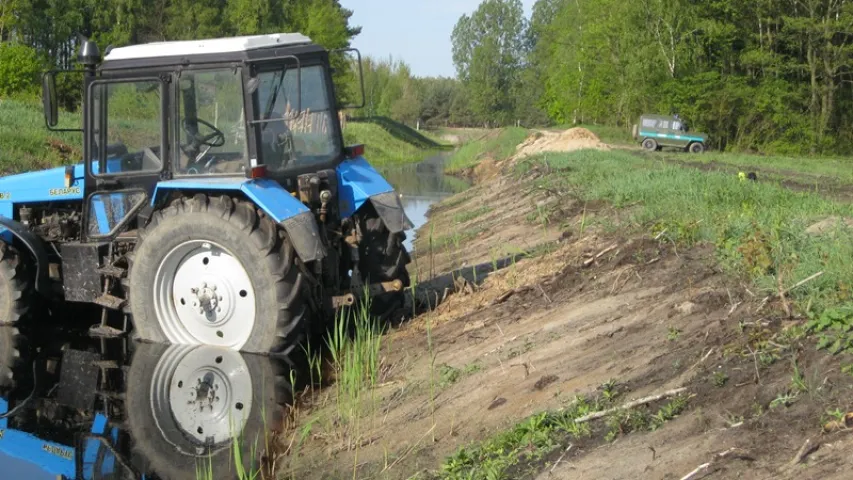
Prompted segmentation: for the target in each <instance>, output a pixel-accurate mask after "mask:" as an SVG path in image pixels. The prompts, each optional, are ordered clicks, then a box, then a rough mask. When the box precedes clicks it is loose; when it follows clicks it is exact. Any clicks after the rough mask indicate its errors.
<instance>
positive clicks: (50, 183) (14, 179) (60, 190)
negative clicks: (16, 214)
mask: <svg viewBox="0 0 853 480" xmlns="http://www.w3.org/2000/svg"><path fill="white" fill-rule="evenodd" d="M82 198H83V164H82V163H81V164H79V165H75V166H74V181H73V183H72V184H71V186H70V187H66V186H65V167H56V168H50V169H47V170H40V171H34V172H26V173H19V174H17V175H9V176H6V177H2V178H0V201H11V202H14V203H26V202H49V201H58V200H81V199H82Z"/></svg>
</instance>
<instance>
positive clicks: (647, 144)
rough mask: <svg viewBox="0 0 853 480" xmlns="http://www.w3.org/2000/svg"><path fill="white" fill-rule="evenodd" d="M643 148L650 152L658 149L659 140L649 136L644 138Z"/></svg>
mask: <svg viewBox="0 0 853 480" xmlns="http://www.w3.org/2000/svg"><path fill="white" fill-rule="evenodd" d="M643 148H645V149H646V150H648V151H650V152H654V151H656V150H657V149H658V142H656V141H655V140H654V139H653V138H647V139H645V140H643Z"/></svg>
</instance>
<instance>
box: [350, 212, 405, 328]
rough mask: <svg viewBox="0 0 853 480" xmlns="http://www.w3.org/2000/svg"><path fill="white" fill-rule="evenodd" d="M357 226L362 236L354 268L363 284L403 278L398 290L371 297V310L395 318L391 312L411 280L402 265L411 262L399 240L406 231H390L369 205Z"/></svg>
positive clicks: (398, 305) (402, 301)
mask: <svg viewBox="0 0 853 480" xmlns="http://www.w3.org/2000/svg"><path fill="white" fill-rule="evenodd" d="M358 221H359V229H360V231H361V235H362V239H361V243H360V245H359V252H358V257H359V258H358V271H359V274H360V276H361V281H362V282H363V283H365V284H372V283H379V282H390V281H393V280H398V279H399V280H400V281H402V282H403V289H404V291H402V292H391V293H385V294H382V295H378V296H376V297H374V298H373V299H372V301H371V306H370V308H371V314H372V315H373V316H374V317H377V318H379V319H380V320H383V321H389V320H395V318H393V317H394V315H395V313H396V312H397V311H399V310H400V309H401V308H402V307H403V306H404V304H405V289H406V288H408V287H409V286H410V284H411V281H410V279H409V272H408V270H407V269H406V265H408V264H409V263H410V262H411V258H410V256H409V252H408V251H406V247H405V246H404V245H403V242H404V241H405V240H406V234H405V233H403V232H400V233H391V232H390V231H389V230H388V228H387V227H386V226H385V223H384V222H383V221H382V219H381V218H379V216H378V215H377V214H376V212H375V210H373V209H372V208H370V209H369V210H368V211H367V212H365V214H364V215H362V216H360V217H359V219H358Z"/></svg>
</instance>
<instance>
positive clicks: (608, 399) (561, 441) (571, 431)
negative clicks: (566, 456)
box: [432, 384, 688, 480]
mask: <svg viewBox="0 0 853 480" xmlns="http://www.w3.org/2000/svg"><path fill="white" fill-rule="evenodd" d="M602 387H604V390H605V392H608V391H609V392H610V394H609V395H602V396H601V397H598V398H591V397H584V396H577V397H575V398H574V399H573V400H572V401H571V402H570V403H569V404H568V405H566V406H565V407H564V408H562V409H559V410H556V411H548V412H541V413H538V414H536V415H533V416H531V417H529V418H527V419H525V420H523V421H521V422H519V423H517V424H515V425H514V426H513V427H512V428H510V429H509V430H507V431H505V432H501V433H499V434H497V435H495V436H493V437H491V438H489V439H487V440H485V441H484V442H482V443H479V444H476V445H473V446H469V447H462V448H460V449H459V450H457V451H456V453H454V454H453V455H451V456H450V457H448V458H447V459H446V460H445V461H444V463H443V464H442V465H441V469H440V471H439V472H435V473H434V474H433V475H432V478H440V479H442V480H462V479H465V480H502V479H511V478H532V477H535V474H536V473H537V472H538V471H541V469H542V466H543V465H547V463H546V462H547V460H548V459H549V458H551V457H552V454H554V453H556V452H558V451H560V450H563V449H564V448H565V445H568V444H571V442H573V441H577V440H581V439H584V438H588V437H590V436H592V435H593V427H594V424H593V423H589V422H587V423H578V422H577V421H576V420H577V419H579V418H581V417H584V416H586V415H589V414H591V413H595V412H599V411H601V410H605V409H607V408H610V407H613V406H614V402H615V401H616V400H617V398H618V394H617V393H615V391H614V390H612V388H611V389H609V390H608V388H607V387H608V384H605V385H603V386H602ZM687 403H688V399H687V397H681V396H678V397H674V398H672V399H671V400H670V401H669V402H667V403H665V404H663V405H662V406H661V407H660V408H659V409H658V410H656V411H654V413H652V412H653V411H651V410H646V409H644V408H637V409H630V410H617V411H616V412H614V413H612V414H610V415H608V416H607V417H605V420H604V421H605V422H606V424H607V427H608V431H607V433H606V435H605V436H604V440H606V441H612V440H615V438H616V437H618V436H620V435H624V434H627V433H630V432H633V431H642V430H646V431H653V430H657V429H659V428H661V427H662V426H663V425H664V424H665V423H666V422H668V421H670V420H672V419H674V418H676V417H677V416H678V415H680V414H681V413H682V412H683V411H684V410H685V409H686V408H687Z"/></svg>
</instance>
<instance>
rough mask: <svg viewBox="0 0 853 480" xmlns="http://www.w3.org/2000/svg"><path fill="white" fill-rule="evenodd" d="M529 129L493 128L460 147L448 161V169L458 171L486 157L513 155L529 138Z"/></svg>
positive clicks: (494, 157)
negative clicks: (519, 145)
mask: <svg viewBox="0 0 853 480" xmlns="http://www.w3.org/2000/svg"><path fill="white" fill-rule="evenodd" d="M528 133H529V132H528V130H526V129H523V128H517V127H510V128H503V129H500V130H493V131H491V132H488V133H486V134H485V135H483V136H481V137H479V138H477V139H475V140H472V141H470V142H468V143H466V144H465V145H463V146H462V147H460V148H459V150H457V151H456V152H455V153H454V154H453V155H452V156H451V157H450V161H449V162H448V166H447V171H448V172H449V173H458V172H461V171H462V170H465V169H466V168H470V167H473V166H475V165H476V164H477V163H479V162H480V161H481V160H483V159H485V158H492V159H495V160H500V159H504V158H507V157H509V156H511V155H512V154H513V153H514V152H515V148H516V147H517V146H518V144H520V143H521V142H523V141H524V139H525V138H527V135H528Z"/></svg>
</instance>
